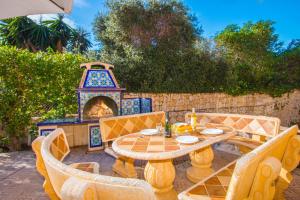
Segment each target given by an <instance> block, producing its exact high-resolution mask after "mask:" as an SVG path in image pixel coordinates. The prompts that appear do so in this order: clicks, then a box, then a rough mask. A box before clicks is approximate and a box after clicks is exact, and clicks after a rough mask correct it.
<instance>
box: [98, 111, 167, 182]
mask: <svg viewBox="0 0 300 200" xmlns="http://www.w3.org/2000/svg"><path fill="white" fill-rule="evenodd" d="M157 123H161V124H162V125H163V126H164V125H165V112H152V113H144V114H135V115H126V116H117V117H109V118H101V119H100V122H99V124H100V130H101V137H102V141H103V142H104V143H105V151H106V152H107V153H108V154H110V155H112V156H114V157H115V158H116V161H115V164H114V165H113V170H114V171H115V172H116V173H118V174H119V175H121V176H122V177H128V178H136V177H137V173H136V170H135V167H134V160H133V159H129V158H125V157H121V156H119V155H116V154H115V153H114V152H113V150H112V149H111V145H110V143H111V142H112V141H114V140H115V139H116V138H118V137H120V136H123V135H127V134H131V133H137V132H139V131H141V130H143V129H147V128H156V124H157Z"/></svg>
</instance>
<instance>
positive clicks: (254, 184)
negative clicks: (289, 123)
mask: <svg viewBox="0 0 300 200" xmlns="http://www.w3.org/2000/svg"><path fill="white" fill-rule="evenodd" d="M297 132H298V127H297V126H293V127H291V128H289V129H287V130H285V131H284V132H282V133H280V134H278V135H277V136H274V137H273V138H272V139H270V140H268V141H267V142H265V143H264V144H262V145H260V146H259V147H257V148H255V149H254V150H252V151H251V152H249V153H247V154H245V155H244V156H242V157H241V158H240V159H238V160H237V162H236V161H234V162H232V163H229V164H228V165H227V166H225V167H224V168H222V169H220V170H218V171H217V172H215V173H214V174H212V175H210V176H209V177H207V178H205V179H203V180H202V181H200V182H199V183H197V184H196V185H194V186H192V187H191V188H189V189H187V190H185V191H183V192H182V193H180V194H179V195H178V198H179V199H180V200H199V199H230V200H243V199H253V200H256V199H261V200H262V199H273V198H274V197H275V199H284V194H283V192H284V190H285V189H286V188H287V187H288V185H289V183H290V182H291V180H292V176H291V174H290V172H291V171H292V170H293V169H295V168H296V167H297V165H298V164H299V152H300V136H299V135H297Z"/></svg>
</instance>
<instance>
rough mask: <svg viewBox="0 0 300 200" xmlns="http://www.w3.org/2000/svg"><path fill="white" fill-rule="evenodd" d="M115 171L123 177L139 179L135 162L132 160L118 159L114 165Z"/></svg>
mask: <svg viewBox="0 0 300 200" xmlns="http://www.w3.org/2000/svg"><path fill="white" fill-rule="evenodd" d="M113 171H114V172H116V173H117V174H119V175H121V176H122V177H126V178H137V173H136V171H135V167H134V160H133V159H130V158H125V157H120V158H117V159H116V161H115V163H114V165H113Z"/></svg>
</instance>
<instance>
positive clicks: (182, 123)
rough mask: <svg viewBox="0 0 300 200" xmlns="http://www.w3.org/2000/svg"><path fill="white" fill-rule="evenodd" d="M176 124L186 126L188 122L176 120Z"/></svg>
mask: <svg viewBox="0 0 300 200" xmlns="http://www.w3.org/2000/svg"><path fill="white" fill-rule="evenodd" d="M174 125H175V126H186V125H188V124H187V123H184V122H176V123H174Z"/></svg>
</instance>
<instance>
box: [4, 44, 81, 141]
mask: <svg viewBox="0 0 300 200" xmlns="http://www.w3.org/2000/svg"><path fill="white" fill-rule="evenodd" d="M85 61H86V60H85V58H83V57H82V56H80V55H74V54H69V53H65V54H59V53H53V52H48V53H44V52H39V53H35V54H34V53H30V52H29V51H27V50H20V49H16V48H12V47H6V46H3V47H0V102H1V106H0V124H1V125H2V126H3V127H4V131H5V133H6V134H8V135H7V136H8V137H9V138H10V140H11V141H13V139H17V140H18V139H19V138H21V137H22V136H23V135H24V133H25V131H26V130H27V127H28V125H30V123H31V117H34V116H42V117H43V118H51V117H63V116H64V115H65V114H66V113H75V112H76V111H77V100H76V99H77V98H76V91H75V88H76V87H77V86H78V84H79V80H80V77H81V75H82V70H80V69H79V65H80V63H82V62H85Z"/></svg>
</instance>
